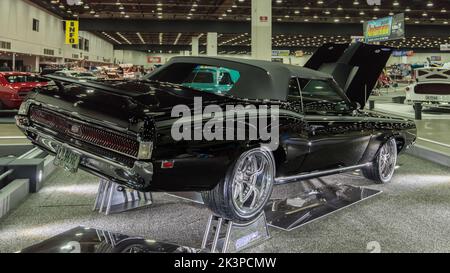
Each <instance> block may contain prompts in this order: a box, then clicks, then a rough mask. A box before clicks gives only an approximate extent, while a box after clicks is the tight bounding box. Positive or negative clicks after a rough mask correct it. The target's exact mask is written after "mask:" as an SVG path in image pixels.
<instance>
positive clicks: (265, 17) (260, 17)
mask: <svg viewBox="0 0 450 273" xmlns="http://www.w3.org/2000/svg"><path fill="white" fill-rule="evenodd" d="M259 21H260V22H261V23H267V22H268V21H269V17H268V16H259Z"/></svg>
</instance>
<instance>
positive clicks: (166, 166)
mask: <svg viewBox="0 0 450 273" xmlns="http://www.w3.org/2000/svg"><path fill="white" fill-rule="evenodd" d="M174 166H175V161H173V160H170V161H169V160H164V161H163V162H162V163H161V169H172V168H173V167H174Z"/></svg>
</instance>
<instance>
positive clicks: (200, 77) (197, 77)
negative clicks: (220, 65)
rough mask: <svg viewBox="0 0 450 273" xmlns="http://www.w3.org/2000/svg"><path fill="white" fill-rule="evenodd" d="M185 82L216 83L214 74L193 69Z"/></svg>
mask: <svg viewBox="0 0 450 273" xmlns="http://www.w3.org/2000/svg"><path fill="white" fill-rule="evenodd" d="M184 83H214V74H213V73H212V72H209V71H204V72H202V71H199V70H196V71H193V72H192V73H191V75H189V77H188V78H187V79H186V81H185V82H184Z"/></svg>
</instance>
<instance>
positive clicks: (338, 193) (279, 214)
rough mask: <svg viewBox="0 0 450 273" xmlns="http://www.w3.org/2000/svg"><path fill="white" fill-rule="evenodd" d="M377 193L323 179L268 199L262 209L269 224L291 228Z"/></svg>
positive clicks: (372, 190) (285, 228) (280, 227)
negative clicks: (290, 194) (296, 191)
mask: <svg viewBox="0 0 450 273" xmlns="http://www.w3.org/2000/svg"><path fill="white" fill-rule="evenodd" d="M318 180H319V181H321V179H318ZM380 193H381V191H379V190H374V189H369V188H365V187H355V186H350V185H344V184H335V185H328V184H326V183H323V182H322V185H321V186H317V185H315V186H312V187H311V188H310V189H309V190H305V191H304V192H302V193H301V194H299V195H297V196H294V197H292V198H288V199H273V200H270V201H269V202H268V203H267V205H266V207H265V210H264V211H265V214H266V216H267V222H268V225H269V226H272V227H275V228H278V229H281V230H284V231H292V230H294V229H296V228H299V227H302V226H304V225H306V224H308V223H311V222H312V221H315V220H318V219H321V218H324V217H327V216H329V215H331V214H332V213H334V212H337V211H340V210H342V209H345V208H348V207H349V206H352V205H354V204H357V203H360V202H362V201H364V200H367V199H369V198H371V197H374V196H376V195H378V194H380Z"/></svg>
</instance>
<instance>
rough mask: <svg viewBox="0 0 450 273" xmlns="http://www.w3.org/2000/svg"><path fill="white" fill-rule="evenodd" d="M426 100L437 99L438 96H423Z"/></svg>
mask: <svg viewBox="0 0 450 273" xmlns="http://www.w3.org/2000/svg"><path fill="white" fill-rule="evenodd" d="M425 99H426V100H438V99H439V98H438V97H437V96H425Z"/></svg>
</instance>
